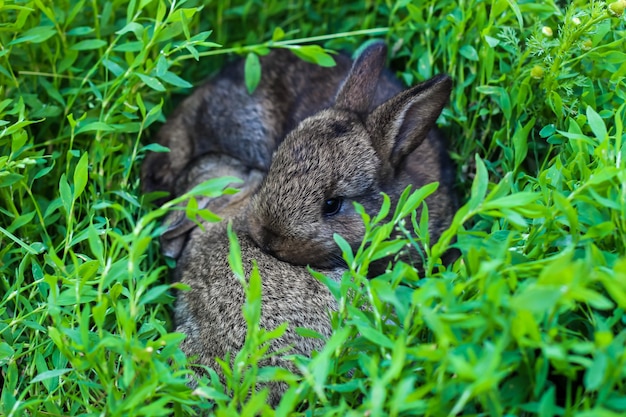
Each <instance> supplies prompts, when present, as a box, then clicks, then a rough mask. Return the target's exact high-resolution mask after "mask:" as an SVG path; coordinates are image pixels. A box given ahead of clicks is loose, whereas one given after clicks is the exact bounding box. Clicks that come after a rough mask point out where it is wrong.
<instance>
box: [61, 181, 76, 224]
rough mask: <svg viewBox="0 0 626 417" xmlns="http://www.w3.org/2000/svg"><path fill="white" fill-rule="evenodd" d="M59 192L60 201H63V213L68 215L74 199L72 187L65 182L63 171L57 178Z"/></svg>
mask: <svg viewBox="0 0 626 417" xmlns="http://www.w3.org/2000/svg"><path fill="white" fill-rule="evenodd" d="M59 194H60V196H61V201H62V202H63V208H64V209H65V213H66V214H67V215H68V216H69V215H70V214H71V210H72V203H73V202H74V200H73V199H72V189H71V188H70V184H69V183H68V182H67V177H66V176H65V173H63V174H61V178H60V179H59Z"/></svg>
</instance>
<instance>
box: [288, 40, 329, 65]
mask: <svg viewBox="0 0 626 417" xmlns="http://www.w3.org/2000/svg"><path fill="white" fill-rule="evenodd" d="M289 50H290V51H291V52H293V53H294V54H296V55H297V56H298V58H300V59H302V60H304V61H307V62H311V63H313V64H317V65H319V66H321V67H334V66H335V65H336V64H335V60H334V59H333V57H332V56H330V55H329V54H328V53H327V52H326V51H325V50H324V49H323V48H322V47H321V46H319V45H306V46H289Z"/></svg>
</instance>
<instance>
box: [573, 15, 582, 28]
mask: <svg viewBox="0 0 626 417" xmlns="http://www.w3.org/2000/svg"><path fill="white" fill-rule="evenodd" d="M572 23H574V24H575V25H576V26H578V25H580V24H581V23H582V22H581V21H580V19H579V18H577V17H573V18H572Z"/></svg>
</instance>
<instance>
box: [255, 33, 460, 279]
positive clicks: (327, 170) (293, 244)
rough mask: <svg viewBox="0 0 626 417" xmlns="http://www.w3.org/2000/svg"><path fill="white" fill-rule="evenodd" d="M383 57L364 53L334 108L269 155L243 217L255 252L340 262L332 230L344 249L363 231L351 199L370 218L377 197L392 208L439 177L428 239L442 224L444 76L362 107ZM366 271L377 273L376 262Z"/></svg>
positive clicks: (447, 174)
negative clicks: (439, 125) (409, 190)
mask: <svg viewBox="0 0 626 417" xmlns="http://www.w3.org/2000/svg"><path fill="white" fill-rule="evenodd" d="M385 58H386V47H385V45H384V44H382V43H375V44H372V45H371V46H369V47H368V48H367V49H365V50H364V52H363V53H362V54H361V55H360V56H359V58H358V59H357V60H356V61H355V63H354V65H353V67H352V70H351V71H350V74H349V75H348V77H347V79H346V81H345V82H344V83H343V85H342V86H341V88H340V90H339V92H338V93H337V96H336V98H335V100H334V104H333V105H332V106H331V107H330V108H328V109H325V110H322V111H320V112H318V113H316V114H315V115H313V116H310V117H308V118H307V119H305V120H303V121H302V122H301V123H300V124H299V125H298V126H297V127H296V128H295V129H294V130H292V131H291V132H289V134H288V135H287V137H286V138H285V140H284V141H283V142H282V144H281V145H280V146H279V147H278V149H277V150H276V152H275V154H274V156H273V160H272V164H271V166H270V169H269V171H268V174H267V176H266V178H265V179H264V180H263V183H262V184H261V188H260V189H259V191H258V192H257V193H256V194H255V195H254V196H253V198H252V201H251V207H250V210H249V217H248V219H247V220H248V224H249V226H248V227H249V231H250V237H251V238H252V240H253V241H254V242H255V243H256V244H257V245H258V246H259V247H260V248H262V249H263V251H264V252H266V253H268V254H270V255H272V256H274V257H276V258H278V259H281V260H283V261H285V262H289V263H291V264H294V265H310V266H312V267H315V268H332V267H338V266H341V265H344V261H343V259H342V258H341V250H340V249H339V247H338V246H337V244H336V243H335V242H334V240H333V234H334V233H338V234H339V235H341V236H342V237H344V238H345V239H346V240H347V241H348V243H349V244H350V245H351V246H352V248H353V249H356V248H358V246H359V245H360V243H361V241H362V239H363V235H364V227H363V223H362V219H361V218H360V216H359V215H358V214H357V213H356V211H355V209H354V206H353V204H352V203H353V202H358V203H360V204H361V205H363V206H364V208H365V210H366V211H367V212H368V213H375V212H376V211H377V210H379V208H380V206H381V203H382V196H381V194H380V193H381V192H385V193H387V194H388V195H389V196H390V197H391V200H392V202H394V201H397V199H398V197H399V195H400V194H401V193H402V191H403V190H404V188H405V187H406V186H407V185H408V184H413V186H414V187H420V186H422V185H425V184H427V183H430V182H433V181H439V189H438V191H437V192H436V193H435V194H433V195H431V196H430V197H429V198H428V199H427V203H428V208H429V215H430V234H431V239H432V240H433V241H436V239H438V237H439V235H440V234H441V232H442V231H443V230H444V229H445V228H446V227H447V226H448V225H449V224H450V221H451V218H452V215H453V211H454V206H455V201H454V198H453V192H452V187H453V168H452V163H451V161H450V160H449V158H448V155H447V154H446V152H445V149H444V146H443V141H442V139H441V138H440V137H439V135H438V134H437V132H436V131H434V130H433V128H434V127H435V121H436V120H437V117H438V116H439V114H440V113H441V111H442V109H443V107H444V105H445V104H446V103H447V102H448V100H449V96H450V91H451V84H452V83H451V80H450V78H449V77H447V76H445V75H440V76H437V77H434V78H432V79H431V80H429V81H426V82H424V83H422V84H419V85H417V86H415V87H412V88H410V89H408V90H406V91H402V92H399V93H397V94H395V91H393V92H392V93H393V94H395V95H393V97H392V98H391V99H389V100H387V101H385V102H384V103H382V104H380V105H378V106H376V107H375V108H374V109H373V110H370V106H371V104H372V102H374V101H375V97H376V95H377V94H378V95H381V93H380V91H378V92H377V88H378V87H379V77H380V74H381V72H382V70H383V67H384V63H385ZM383 267H384V266H383ZM370 272H372V271H370ZM374 272H375V273H379V272H382V270H381V269H380V264H379V267H378V268H376V270H375V271H374Z"/></svg>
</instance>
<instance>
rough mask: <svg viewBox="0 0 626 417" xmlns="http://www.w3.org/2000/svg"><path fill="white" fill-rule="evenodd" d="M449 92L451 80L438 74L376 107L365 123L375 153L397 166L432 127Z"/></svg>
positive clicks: (448, 96) (447, 98)
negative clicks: (370, 134) (370, 135)
mask: <svg viewBox="0 0 626 417" xmlns="http://www.w3.org/2000/svg"><path fill="white" fill-rule="evenodd" d="M451 90H452V80H450V77H448V76H447V75H438V76H436V77H433V78H431V79H430V80H428V81H425V82H423V83H421V84H418V85H416V86H415V87H413V88H410V89H408V90H406V91H403V92H402V93H400V94H398V95H396V96H395V97H393V98H391V99H390V100H388V101H386V102H385V103H383V104H381V105H380V106H378V107H377V108H376V109H375V110H374V111H373V112H372V113H371V114H370V115H369V116H368V118H367V122H366V123H367V126H368V129H369V130H370V132H372V141H373V143H372V145H373V147H374V148H375V149H376V150H377V152H378V154H379V155H380V156H381V157H383V158H385V159H387V161H389V162H390V163H391V166H399V164H401V163H402V161H403V160H404V158H405V157H407V156H408V155H409V154H410V153H412V152H413V151H414V150H415V149H416V148H417V147H418V146H419V145H420V144H421V143H422V142H423V141H424V139H425V138H426V136H427V135H428V132H429V131H430V130H431V129H432V128H433V127H434V126H435V122H436V120H437V118H438V117H439V115H440V114H441V111H442V110H443V107H444V106H445V105H446V103H447V102H448V100H449V98H450V92H451Z"/></svg>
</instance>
